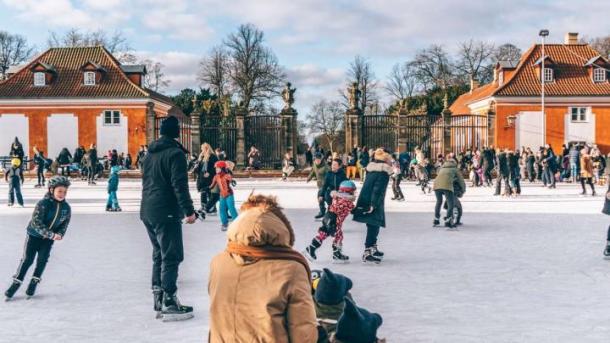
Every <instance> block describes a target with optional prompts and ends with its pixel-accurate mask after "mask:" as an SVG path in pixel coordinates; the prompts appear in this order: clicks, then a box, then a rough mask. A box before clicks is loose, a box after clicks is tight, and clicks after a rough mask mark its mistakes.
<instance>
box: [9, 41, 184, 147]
mask: <svg viewBox="0 0 610 343" xmlns="http://www.w3.org/2000/svg"><path fill="white" fill-rule="evenodd" d="M145 74H146V68H145V66H143V65H122V64H121V63H119V62H118V61H117V60H116V59H115V58H114V56H112V54H110V53H109V52H108V51H107V50H106V49H105V48H104V47H101V46H97V47H73V48H51V49H49V50H47V51H46V52H44V53H42V54H41V55H39V56H38V57H36V58H35V59H34V60H33V61H31V62H30V63H29V64H27V65H25V66H23V67H20V68H18V70H15V71H14V72H12V73H11V74H10V75H9V77H8V78H7V79H6V80H4V81H2V82H0V156H3V155H8V153H9V149H10V143H11V142H12V141H13V140H14V139H15V137H18V138H19V140H20V141H21V142H22V143H23V145H24V150H25V151H26V154H27V155H28V156H33V152H32V149H33V148H34V147H35V146H36V147H38V149H40V150H42V151H44V152H45V155H46V156H49V157H50V158H55V157H57V155H58V154H59V151H60V150H61V149H62V148H64V147H65V148H68V150H70V152H73V151H74V149H75V148H76V147H77V146H78V145H83V146H85V147H86V148H88V147H89V146H90V145H91V144H96V145H97V148H98V152H99V153H100V155H102V154H105V153H106V151H108V150H110V149H116V150H117V151H118V152H119V153H121V152H125V153H128V152H129V153H131V155H132V156H133V157H134V158H135V155H136V154H137V151H138V149H139V147H140V145H144V144H147V143H148V142H151V141H152V140H154V139H155V137H156V136H158V134H157V131H158V128H157V127H156V126H158V122H159V120H160V118H162V117H165V116H167V115H168V114H172V115H176V116H178V117H179V118H180V119H181V120H184V119H185V117H184V115H183V114H182V112H181V111H180V110H179V109H178V108H176V107H175V106H174V104H173V103H172V101H171V100H170V99H169V98H168V97H166V96H163V95H161V94H158V93H156V92H154V91H152V90H149V89H146V88H145V87H144V86H143V85H142V81H143V78H144V76H145Z"/></svg>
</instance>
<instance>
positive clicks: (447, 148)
mask: <svg viewBox="0 0 610 343" xmlns="http://www.w3.org/2000/svg"><path fill="white" fill-rule="evenodd" d="M442 115H443V154H447V153H449V152H453V146H452V139H451V111H449V108H447V107H446V106H445V109H443V114H442Z"/></svg>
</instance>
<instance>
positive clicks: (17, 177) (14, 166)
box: [4, 158, 24, 207]
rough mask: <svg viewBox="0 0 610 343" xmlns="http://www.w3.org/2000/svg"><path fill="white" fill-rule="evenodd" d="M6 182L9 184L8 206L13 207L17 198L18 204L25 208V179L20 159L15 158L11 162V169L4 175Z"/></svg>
mask: <svg viewBox="0 0 610 343" xmlns="http://www.w3.org/2000/svg"><path fill="white" fill-rule="evenodd" d="M4 180H5V181H6V182H8V206H9V207H10V206H13V204H14V203H15V198H17V203H18V204H19V206H21V207H23V196H22V195H21V185H23V181H24V179H23V169H21V160H20V159H18V158H13V159H12V160H11V167H10V168H9V169H8V170H7V171H6V172H5V173H4Z"/></svg>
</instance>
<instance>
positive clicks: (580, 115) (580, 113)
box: [570, 107, 589, 123]
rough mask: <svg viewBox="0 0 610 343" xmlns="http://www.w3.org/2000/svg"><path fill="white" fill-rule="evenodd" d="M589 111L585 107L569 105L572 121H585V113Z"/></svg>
mask: <svg viewBox="0 0 610 343" xmlns="http://www.w3.org/2000/svg"><path fill="white" fill-rule="evenodd" d="M588 113H589V111H588V108H587V107H571V108H570V120H571V121H572V122H573V123H585V122H587V119H588V118H587V114H588Z"/></svg>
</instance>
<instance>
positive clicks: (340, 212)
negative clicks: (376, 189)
mask: <svg viewBox="0 0 610 343" xmlns="http://www.w3.org/2000/svg"><path fill="white" fill-rule="evenodd" d="M355 192H356V184H355V183H354V182H353V181H351V180H346V181H343V182H341V185H340V186H339V191H338V192H337V191H332V192H331V194H330V196H331V198H332V199H333V200H332V204H331V205H330V207H329V208H328V212H327V213H326V215H325V216H324V220H323V221H322V227H320V228H319V229H318V234H317V236H316V237H314V239H313V240H312V241H311V244H310V245H309V246H308V247H307V248H305V252H304V254H305V256H306V257H308V258H309V259H310V260H312V261H315V260H316V259H317V256H316V250H317V249H318V248H319V247H321V246H322V243H323V242H324V240H325V239H326V238H327V237H328V236H333V237H334V238H335V239H334V240H333V262H334V263H347V262H349V257H348V256H346V255H344V254H343V252H342V251H343V222H344V221H345V218H347V215H348V214H350V212H351V211H352V209H354V201H355V200H356V197H355V195H354V193H355Z"/></svg>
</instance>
